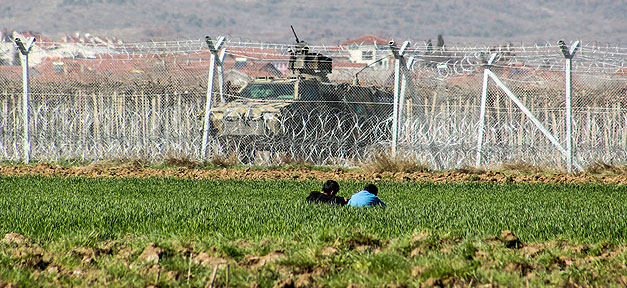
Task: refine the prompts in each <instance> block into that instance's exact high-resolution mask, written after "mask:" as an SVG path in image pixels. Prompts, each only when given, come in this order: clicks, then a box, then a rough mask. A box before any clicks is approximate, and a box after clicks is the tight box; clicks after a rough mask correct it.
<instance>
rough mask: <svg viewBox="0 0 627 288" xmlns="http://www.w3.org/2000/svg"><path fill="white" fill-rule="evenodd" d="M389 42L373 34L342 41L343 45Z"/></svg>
mask: <svg viewBox="0 0 627 288" xmlns="http://www.w3.org/2000/svg"><path fill="white" fill-rule="evenodd" d="M389 42H390V40H389V39H384V38H381V37H379V36H375V35H366V36H362V37H359V38H357V39H352V40H347V41H346V42H344V43H342V45H343V46H348V45H351V44H360V45H387V44H388V43H389Z"/></svg>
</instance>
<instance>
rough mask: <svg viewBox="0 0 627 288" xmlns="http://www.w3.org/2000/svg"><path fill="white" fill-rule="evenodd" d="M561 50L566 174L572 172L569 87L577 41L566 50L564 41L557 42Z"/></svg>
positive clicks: (570, 85) (570, 95)
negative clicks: (564, 66) (564, 95)
mask: <svg viewBox="0 0 627 288" xmlns="http://www.w3.org/2000/svg"><path fill="white" fill-rule="evenodd" d="M557 44H558V45H559V46H560V49H561V50H562V54H564V57H565V58H566V72H565V74H566V87H565V94H566V153H567V156H566V163H567V165H566V167H567V168H568V173H570V172H572V170H573V132H572V131H573V128H572V127H573V116H572V110H573V108H572V93H571V87H572V85H573V83H572V75H573V74H572V70H571V69H572V66H573V57H574V56H575V52H577V48H579V41H577V42H575V44H574V45H573V47H571V48H570V50H568V47H567V46H566V44H565V43H564V40H560V41H558V42H557Z"/></svg>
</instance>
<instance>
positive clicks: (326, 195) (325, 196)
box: [305, 180, 348, 205]
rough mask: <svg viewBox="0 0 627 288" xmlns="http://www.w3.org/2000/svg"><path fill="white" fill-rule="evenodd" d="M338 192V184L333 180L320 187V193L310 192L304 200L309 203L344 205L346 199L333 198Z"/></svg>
mask: <svg viewBox="0 0 627 288" xmlns="http://www.w3.org/2000/svg"><path fill="white" fill-rule="evenodd" d="M338 191H340V184H337V182H335V181H333V180H327V182H324V185H322V191H312V192H311V193H309V196H307V198H306V199H305V200H307V202H310V203H330V204H338V205H346V203H348V199H346V198H344V197H340V196H335V194H337V192H338Z"/></svg>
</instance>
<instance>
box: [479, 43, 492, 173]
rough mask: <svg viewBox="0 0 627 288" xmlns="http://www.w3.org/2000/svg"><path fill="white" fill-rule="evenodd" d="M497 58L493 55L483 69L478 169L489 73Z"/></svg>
mask: <svg viewBox="0 0 627 288" xmlns="http://www.w3.org/2000/svg"><path fill="white" fill-rule="evenodd" d="M495 58H496V53H493V54H492V56H491V57H490V60H488V62H487V63H486V64H485V69H483V86H482V89H481V110H480V111H479V133H478V134H479V135H478V136H477V161H476V162H475V166H476V167H477V168H478V167H479V166H480V165H481V146H482V145H483V127H484V125H485V109H486V107H485V105H486V100H487V98H488V80H489V78H488V71H489V70H490V68H491V67H492V62H494V59H495Z"/></svg>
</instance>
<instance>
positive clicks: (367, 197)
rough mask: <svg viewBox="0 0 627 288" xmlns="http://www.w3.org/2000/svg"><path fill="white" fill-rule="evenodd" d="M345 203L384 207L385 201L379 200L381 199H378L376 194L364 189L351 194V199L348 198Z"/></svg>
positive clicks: (357, 205) (356, 205) (354, 205)
mask: <svg viewBox="0 0 627 288" xmlns="http://www.w3.org/2000/svg"><path fill="white" fill-rule="evenodd" d="M347 205H348V206H353V207H363V206H377V205H381V207H386V205H385V203H383V201H381V199H379V197H377V195H374V194H372V193H370V192H368V191H365V190H362V191H359V192H357V193H355V194H353V196H351V199H350V200H348V204H347Z"/></svg>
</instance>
